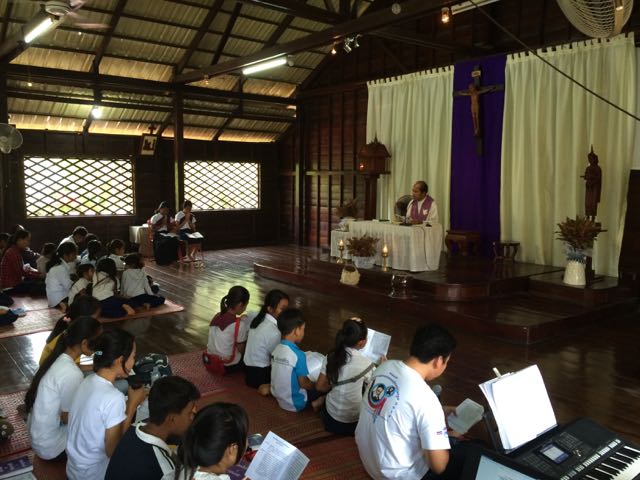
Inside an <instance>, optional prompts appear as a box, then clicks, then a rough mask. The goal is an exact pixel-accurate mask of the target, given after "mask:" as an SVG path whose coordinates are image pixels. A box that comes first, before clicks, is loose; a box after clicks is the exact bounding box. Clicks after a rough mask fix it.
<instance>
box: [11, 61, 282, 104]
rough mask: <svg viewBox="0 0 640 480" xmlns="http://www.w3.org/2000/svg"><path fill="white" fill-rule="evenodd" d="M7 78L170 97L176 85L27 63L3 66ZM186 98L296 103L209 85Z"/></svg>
mask: <svg viewBox="0 0 640 480" xmlns="http://www.w3.org/2000/svg"><path fill="white" fill-rule="evenodd" d="M6 70H7V77H8V78H9V79H11V80H25V81H26V80H27V79H29V78H30V79H31V80H32V81H33V82H36V83H38V82H39V83H48V84H58V85H70V86H76V87H81V88H91V89H93V88H96V87H99V88H100V89H101V90H103V91H104V90H111V91H115V92H130V93H141V94H151V95H154V94H155V95H160V96H169V95H171V94H172V93H173V92H174V91H175V90H176V85H175V84H172V83H168V82H156V81H153V80H142V79H138V78H126V77H117V76H114V75H96V74H94V73H90V72H75V71H70V70H60V69H54V68H44V67H30V66H26V65H17V64H9V65H6ZM184 93H185V99H188V98H192V99H196V100H197V99H200V100H205V101H207V100H208V101H216V100H215V99H231V100H240V99H243V100H247V101H254V102H263V103H275V104H280V105H290V104H292V103H295V100H294V99H292V98H286V97H278V96H274V95H258V94H255V93H242V94H239V93H238V92H234V91H227V90H215V89H212V88H203V87H193V86H189V87H186V88H184Z"/></svg>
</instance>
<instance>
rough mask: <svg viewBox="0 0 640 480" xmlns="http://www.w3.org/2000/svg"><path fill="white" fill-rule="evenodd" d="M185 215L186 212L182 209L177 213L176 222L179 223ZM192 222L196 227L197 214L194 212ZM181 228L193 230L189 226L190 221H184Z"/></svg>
mask: <svg viewBox="0 0 640 480" xmlns="http://www.w3.org/2000/svg"><path fill="white" fill-rule="evenodd" d="M185 216H186V214H185V213H184V212H183V211H182V210H180V211H179V212H178V213H176V216H175V218H174V220H175V222H176V223H178V224H179V223H180V222H181V221H182V219H183V218H184V217H185ZM191 224H192V225H193V226H194V227H195V226H196V216H195V215H194V214H193V213H192V214H191ZM180 230H191V227H190V226H189V222H184V223H183V224H182V226H181V227H180Z"/></svg>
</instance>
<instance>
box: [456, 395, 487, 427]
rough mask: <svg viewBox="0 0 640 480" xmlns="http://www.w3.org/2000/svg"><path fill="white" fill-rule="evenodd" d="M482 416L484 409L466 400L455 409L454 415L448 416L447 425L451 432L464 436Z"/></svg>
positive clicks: (468, 399)
mask: <svg viewBox="0 0 640 480" xmlns="http://www.w3.org/2000/svg"><path fill="white" fill-rule="evenodd" d="M483 414H484V407H483V406H482V405H480V404H478V403H476V402H474V401H473V400H471V399H470V398H467V399H465V400H464V401H463V402H462V403H461V404H460V405H458V406H457V407H456V413H455V415H454V414H453V413H451V414H449V416H448V417H447V424H448V425H449V427H450V428H451V429H452V430H454V431H456V432H458V433H460V434H465V433H467V432H468V431H469V429H470V428H471V427H473V426H474V425H475V424H476V423H478V422H479V421H480V420H482V415H483Z"/></svg>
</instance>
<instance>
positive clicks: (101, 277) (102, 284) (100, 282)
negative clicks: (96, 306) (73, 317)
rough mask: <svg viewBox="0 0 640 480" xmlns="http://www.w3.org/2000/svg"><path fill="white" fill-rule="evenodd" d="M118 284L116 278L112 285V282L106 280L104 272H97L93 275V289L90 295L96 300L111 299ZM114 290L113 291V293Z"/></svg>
mask: <svg viewBox="0 0 640 480" xmlns="http://www.w3.org/2000/svg"><path fill="white" fill-rule="evenodd" d="M119 287H120V284H119V282H118V279H117V278H116V283H115V285H114V283H113V280H111V279H110V278H108V276H107V274H106V273H104V272H97V273H94V274H93V289H92V291H91V295H92V296H93V297H94V298H95V299H96V300H100V301H102V300H106V299H107V298H109V297H113V296H114V295H115V292H116V291H118V289H119ZM114 290H115V291H114Z"/></svg>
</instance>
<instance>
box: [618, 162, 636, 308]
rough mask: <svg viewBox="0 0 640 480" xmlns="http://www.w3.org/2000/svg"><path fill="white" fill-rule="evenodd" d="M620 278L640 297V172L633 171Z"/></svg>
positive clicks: (621, 253)
mask: <svg viewBox="0 0 640 480" xmlns="http://www.w3.org/2000/svg"><path fill="white" fill-rule="evenodd" d="M618 270H619V271H620V278H621V279H622V280H623V281H624V282H625V283H626V284H628V285H629V286H631V287H632V288H635V290H636V292H637V293H638V294H639V295H640V170H631V173H630V174H629V190H628V192H627V215H626V218H625V222H624V235H623V237H622V247H621V250H620V260H619V268H618Z"/></svg>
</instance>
